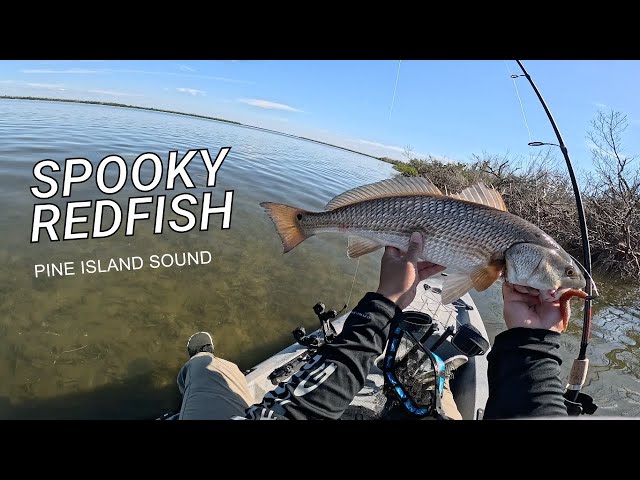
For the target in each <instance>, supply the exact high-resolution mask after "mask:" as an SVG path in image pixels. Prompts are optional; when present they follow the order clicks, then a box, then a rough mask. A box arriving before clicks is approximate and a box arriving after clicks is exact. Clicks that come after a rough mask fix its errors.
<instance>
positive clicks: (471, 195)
mask: <svg viewBox="0 0 640 480" xmlns="http://www.w3.org/2000/svg"><path fill="white" fill-rule="evenodd" d="M449 196H450V197H451V198H457V199H459V200H466V201H467V202H473V203H479V204H480V205H486V206H487V207H491V208H495V209H496V210H502V211H503V212H506V211H507V206H506V205H505V203H504V200H503V199H502V195H500V194H499V193H498V191H497V190H494V189H493V188H489V187H487V186H486V185H485V184H483V183H478V184H477V185H473V186H471V187H469V188H465V189H464V190H463V191H461V192H460V193H458V194H454V195H449Z"/></svg>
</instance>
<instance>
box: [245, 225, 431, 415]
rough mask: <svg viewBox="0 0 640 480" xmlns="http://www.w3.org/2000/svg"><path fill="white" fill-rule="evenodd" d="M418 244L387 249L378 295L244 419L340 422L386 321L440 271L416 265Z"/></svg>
mask: <svg viewBox="0 0 640 480" xmlns="http://www.w3.org/2000/svg"><path fill="white" fill-rule="evenodd" d="M422 245H423V244H422V237H421V236H420V235H419V234H418V235H417V236H416V235H415V234H414V235H413V236H412V241H411V243H410V246H409V250H408V252H407V253H406V254H404V253H401V252H400V251H399V250H397V249H395V248H392V247H387V248H386V250H385V253H384V256H383V257H382V263H381V267H380V285H379V288H378V291H377V292H369V293H367V294H366V295H365V296H364V298H363V299H362V300H361V301H360V302H359V303H358V305H357V306H356V307H355V308H354V309H353V310H352V312H351V314H350V315H349V317H348V318H347V319H346V321H345V324H344V327H343V329H342V332H340V335H338V336H337V337H336V338H335V340H334V341H333V343H330V344H325V345H323V346H322V347H320V348H319V349H318V353H317V354H316V355H315V356H314V357H313V358H312V359H311V360H309V362H307V363H306V364H305V365H304V367H302V369H301V370H300V371H299V372H298V373H296V374H295V375H294V376H293V377H291V378H290V379H289V380H288V381H287V382H284V383H281V384H280V385H278V387H277V388H276V389H275V390H273V391H271V392H268V393H267V394H266V395H265V397H264V399H263V400H262V402H261V403H259V404H256V405H253V406H251V407H249V409H247V411H246V417H245V418H248V419H276V418H286V419H338V418H340V416H341V415H342V413H343V412H344V410H345V409H346V408H347V407H348V406H349V404H350V403H351V402H352V400H353V398H354V397H355V396H356V394H357V393H358V392H359V391H360V390H361V389H362V387H363V386H364V383H365V380H366V378H367V375H368V374H369V369H370V368H371V365H373V362H374V360H375V359H376V358H377V357H378V356H380V355H381V354H382V352H383V351H384V348H385V345H386V342H387V338H388V336H389V327H390V323H391V321H392V319H393V318H394V317H395V316H396V315H398V314H400V313H401V312H402V309H403V308H405V307H407V306H408V305H409V303H411V301H412V300H413V298H414V297H415V294H416V286H417V285H418V282H419V281H420V280H423V279H425V278H427V277H429V276H431V275H435V274H436V273H438V272H441V271H442V270H444V267H441V266H439V265H434V264H431V263H428V262H418V255H419V252H421V251H422Z"/></svg>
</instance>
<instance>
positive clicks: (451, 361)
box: [444, 355, 469, 377]
mask: <svg viewBox="0 0 640 480" xmlns="http://www.w3.org/2000/svg"><path fill="white" fill-rule="evenodd" d="M468 361H469V357H467V356H466V355H456V356H454V357H451V358H447V361H446V362H444V367H445V375H446V376H447V377H451V375H452V374H453V372H454V371H455V370H456V369H457V368H458V367H461V366H462V365H464V364H465V363H467V362H468Z"/></svg>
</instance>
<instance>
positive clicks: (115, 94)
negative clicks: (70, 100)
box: [87, 89, 142, 97]
mask: <svg viewBox="0 0 640 480" xmlns="http://www.w3.org/2000/svg"><path fill="white" fill-rule="evenodd" d="M87 93H97V94H98V95H110V96H112V97H142V95H141V94H139V93H127V92H117V91H114V90H100V89H96V90H87Z"/></svg>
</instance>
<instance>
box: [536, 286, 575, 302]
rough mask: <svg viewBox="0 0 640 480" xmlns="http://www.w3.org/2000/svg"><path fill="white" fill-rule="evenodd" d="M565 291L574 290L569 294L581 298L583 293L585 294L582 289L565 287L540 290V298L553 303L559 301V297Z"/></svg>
mask: <svg viewBox="0 0 640 480" xmlns="http://www.w3.org/2000/svg"><path fill="white" fill-rule="evenodd" d="M567 292H574V293H573V295H571V296H576V297H580V298H582V296H583V294H584V295H585V296H586V293H584V292H583V291H582V290H578V289H576V288H571V287H566V288H558V289H549V290H540V300H542V301H544V302H549V303H554V302H559V301H560V298H561V297H562V296H563V295H564V294H565V293H567Z"/></svg>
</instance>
